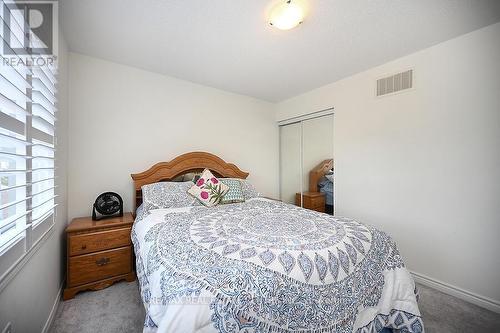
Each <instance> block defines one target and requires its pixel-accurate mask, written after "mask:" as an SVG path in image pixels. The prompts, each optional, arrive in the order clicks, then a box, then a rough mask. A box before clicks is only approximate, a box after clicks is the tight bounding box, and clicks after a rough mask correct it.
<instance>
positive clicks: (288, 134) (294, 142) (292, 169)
mask: <svg viewBox="0 0 500 333" xmlns="http://www.w3.org/2000/svg"><path fill="white" fill-rule="evenodd" d="M301 140H302V138H301V124H300V123H294V124H289V125H286V126H280V169H281V170H280V198H281V200H282V201H283V202H286V203H291V204H294V203H295V193H300V192H301V186H300V184H301V163H302V157H301Z"/></svg>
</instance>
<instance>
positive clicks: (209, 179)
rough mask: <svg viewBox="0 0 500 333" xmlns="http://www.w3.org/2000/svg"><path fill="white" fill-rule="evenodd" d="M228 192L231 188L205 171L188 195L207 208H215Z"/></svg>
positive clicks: (208, 171)
mask: <svg viewBox="0 0 500 333" xmlns="http://www.w3.org/2000/svg"><path fill="white" fill-rule="evenodd" d="M191 184H192V183H191ZM228 191H229V186H227V185H226V184H223V183H222V182H220V181H219V180H218V179H217V178H215V176H214V175H213V174H212V173H211V172H210V170H208V169H205V170H203V173H202V174H201V176H200V179H198V180H197V181H196V183H195V184H194V185H193V186H192V187H191V188H190V189H189V190H188V193H189V194H191V195H192V196H193V197H195V198H196V199H198V201H200V202H201V203H202V204H204V205H205V206H207V207H213V206H216V205H217V204H219V202H220V201H221V200H222V198H223V197H224V195H225V194H226V193H227V192H228Z"/></svg>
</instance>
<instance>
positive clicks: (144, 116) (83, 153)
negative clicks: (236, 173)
mask: <svg viewBox="0 0 500 333" xmlns="http://www.w3.org/2000/svg"><path fill="white" fill-rule="evenodd" d="M69 72H70V74H69V82H70V86H71V89H70V97H69V101H70V120H69V141H70V153H69V183H68V184H69V185H68V186H69V187H68V194H69V197H68V199H69V202H68V207H69V216H70V217H75V216H88V215H90V213H91V206H92V204H93V202H94V200H95V198H96V197H97V195H99V194H100V193H101V192H104V191H116V192H118V193H119V194H121V195H122V197H123V199H124V203H125V209H126V210H131V209H133V203H132V201H133V192H134V191H133V184H132V179H131V178H130V174H131V173H137V172H141V171H144V170H145V169H147V168H149V167H150V166H151V165H153V164H154V163H156V162H160V161H169V160H170V159H172V158H174V157H176V156H177V155H179V154H182V153H186V152H190V151H208V152H212V153H214V154H216V155H218V156H220V157H221V158H223V159H224V160H226V161H227V162H232V163H234V164H236V165H237V166H239V167H240V168H241V169H243V170H244V171H247V172H250V177H249V180H250V181H252V182H253V183H254V184H255V186H256V187H257V189H258V190H259V191H261V192H263V193H264V194H267V195H271V196H275V195H276V194H277V184H278V180H277V174H278V128H277V125H276V123H275V122H274V113H273V112H272V104H270V103H267V102H262V101H259V100H256V99H253V98H249V97H245V96H241V95H237V94H232V93H227V92H223V91H221V90H217V89H213V88H208V87H204V86H201V85H197V84H193V83H190V82H187V81H182V80H178V79H174V78H171V77H167V76H164V75H159V74H155V73H151V72H147V71H144V70H140V69H137V68H133V67H128V66H124V65H119V64H116V63H112V62H108V61H104V60H100V59H96V58H91V57H88V56H83V55H80V54H75V53H70V61H69Z"/></svg>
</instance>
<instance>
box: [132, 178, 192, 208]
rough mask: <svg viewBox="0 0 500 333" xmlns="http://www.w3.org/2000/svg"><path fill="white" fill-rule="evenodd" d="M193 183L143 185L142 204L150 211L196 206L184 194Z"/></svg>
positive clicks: (190, 198) (189, 197)
mask: <svg viewBox="0 0 500 333" xmlns="http://www.w3.org/2000/svg"><path fill="white" fill-rule="evenodd" d="M191 186H193V182H159V183H153V184H148V185H143V186H142V187H141V189H142V202H143V203H144V204H145V206H147V207H148V208H150V209H158V208H180V207H188V206H193V205H194V204H196V200H195V199H194V198H193V197H191V196H189V195H188V194H187V193H186V192H187V190H188V189H189V188H190V187H191Z"/></svg>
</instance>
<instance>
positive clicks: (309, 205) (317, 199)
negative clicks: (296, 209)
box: [295, 192, 326, 213]
mask: <svg viewBox="0 0 500 333" xmlns="http://www.w3.org/2000/svg"><path fill="white" fill-rule="evenodd" d="M325 204H326V199H325V194H324V193H321V192H304V193H303V205H302V207H303V208H306V209H311V210H315V211H317V212H321V213H324V212H325ZM295 205H297V206H300V193H295Z"/></svg>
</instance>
